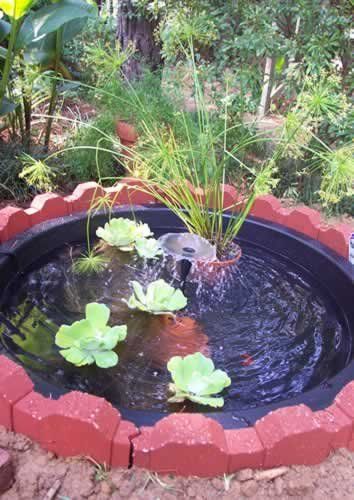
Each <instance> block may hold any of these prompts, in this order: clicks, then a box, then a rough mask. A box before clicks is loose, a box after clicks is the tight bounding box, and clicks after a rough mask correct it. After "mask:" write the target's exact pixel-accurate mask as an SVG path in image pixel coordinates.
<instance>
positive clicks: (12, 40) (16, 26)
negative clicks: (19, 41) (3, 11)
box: [0, 19, 20, 105]
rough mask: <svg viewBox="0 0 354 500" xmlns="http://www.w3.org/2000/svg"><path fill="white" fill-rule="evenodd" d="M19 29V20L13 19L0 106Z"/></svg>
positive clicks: (0, 92)
mask: <svg viewBox="0 0 354 500" xmlns="http://www.w3.org/2000/svg"><path fill="white" fill-rule="evenodd" d="M19 28H20V20H19V19H13V20H12V23H11V31H10V40H9V45H8V48H7V54H6V59H5V65H4V71H3V74H2V79H1V82H0V105H1V104H2V101H3V99H4V96H5V93H6V87H7V83H8V81H9V77H10V72H11V68H12V62H13V50H14V47H15V42H16V37H17V33H18V30H19Z"/></svg>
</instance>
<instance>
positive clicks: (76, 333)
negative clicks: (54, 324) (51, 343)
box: [55, 319, 93, 348]
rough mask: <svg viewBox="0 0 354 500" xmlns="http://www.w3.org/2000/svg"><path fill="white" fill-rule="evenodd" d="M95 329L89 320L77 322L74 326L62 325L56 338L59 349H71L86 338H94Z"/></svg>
mask: <svg viewBox="0 0 354 500" xmlns="http://www.w3.org/2000/svg"><path fill="white" fill-rule="evenodd" d="M92 335H93V329H92V326H91V323H90V322H89V321H87V320H84V319H83V320H81V321H75V322H74V323H73V324H72V325H70V326H69V325H62V326H61V327H60V328H59V330H58V332H57V334H56V336H55V343H56V344H57V346H59V347H63V348H65V347H71V346H72V345H75V343H76V342H79V341H80V340H81V339H83V338H85V337H86V336H92Z"/></svg>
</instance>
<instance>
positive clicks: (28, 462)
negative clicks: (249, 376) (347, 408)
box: [0, 427, 354, 500]
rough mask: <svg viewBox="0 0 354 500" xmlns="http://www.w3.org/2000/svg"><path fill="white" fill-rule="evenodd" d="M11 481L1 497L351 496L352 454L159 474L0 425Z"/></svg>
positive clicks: (342, 499)
mask: <svg viewBox="0 0 354 500" xmlns="http://www.w3.org/2000/svg"><path fill="white" fill-rule="evenodd" d="M0 447H1V448H4V449H6V450H8V451H9V453H10V455H11V457H12V460H13V463H14V467H15V481H14V483H13V485H12V487H11V488H10V489H9V490H8V491H7V492H6V493H3V495H2V496H1V498H2V500H52V499H56V500H81V499H89V500H108V499H112V500H119V499H129V500H138V499H144V500H150V499H151V500H157V499H161V500H174V499H184V498H193V499H196V500H203V499H210V500H214V499H216V498H218V499H219V498H220V499H230V500H231V499H241V500H242V499H244V498H251V499H252V498H253V499H257V500H268V499H269V500H270V499H274V498H280V499H282V500H286V499H295V500H296V499H298V500H303V499H309V500H310V499H314V500H325V499H328V500H333V499H338V500H353V498H354V453H351V452H350V451H347V450H345V449H341V450H338V451H337V452H336V453H333V454H332V455H331V456H330V457H329V458H328V459H327V460H326V461H325V462H323V463H322V464H320V465H316V466H312V467H305V466H293V467H278V468H276V469H269V470H266V471H264V470H263V471H258V470H254V471H252V470H250V469H245V470H242V471H240V472H238V473H236V474H234V475H230V476H225V477H218V478H213V479H198V478H178V477H173V476H158V475H156V474H152V473H150V472H148V471H146V470H143V469H136V468H132V469H128V470H127V469H113V470H112V471H108V470H105V469H104V468H102V467H101V468H99V467H98V466H97V465H95V464H94V463H92V462H91V461H90V460H89V459H87V458H66V459H64V458H57V457H55V455H54V454H53V453H50V452H46V451H44V450H42V449H41V448H40V447H39V446H38V445H37V444H34V443H32V442H31V441H30V440H29V439H27V438H26V437H24V436H22V435H20V434H14V433H12V432H8V431H6V430H5V429H4V428H3V427H0Z"/></svg>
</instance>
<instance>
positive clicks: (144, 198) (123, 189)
mask: <svg viewBox="0 0 354 500" xmlns="http://www.w3.org/2000/svg"><path fill="white" fill-rule="evenodd" d="M142 189H146V183H145V182H144V181H142V180H140V179H133V178H130V177H127V178H125V179H124V180H123V181H121V182H119V183H117V184H116V185H115V186H113V187H110V188H106V189H105V191H106V193H109V195H110V198H111V200H112V201H113V204H114V205H145V204H147V203H154V202H155V201H156V200H155V198H154V196H153V195H151V194H149V193H146V192H144V191H142Z"/></svg>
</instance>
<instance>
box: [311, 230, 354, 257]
mask: <svg viewBox="0 0 354 500" xmlns="http://www.w3.org/2000/svg"><path fill="white" fill-rule="evenodd" d="M352 233H354V227H351V226H349V224H337V225H336V226H328V225H327V226H321V227H320V229H319V233H318V241H320V242H321V243H323V244H324V245H326V246H327V247H329V248H331V249H332V250H333V251H334V252H337V253H338V254H339V255H341V256H342V257H344V258H346V259H347V258H348V255H349V238H350V236H351V234H352Z"/></svg>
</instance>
